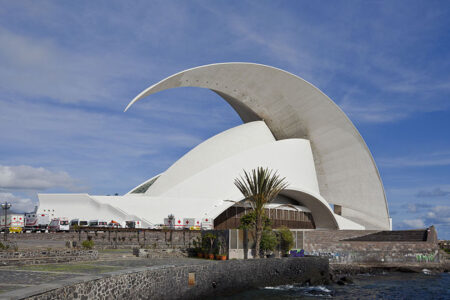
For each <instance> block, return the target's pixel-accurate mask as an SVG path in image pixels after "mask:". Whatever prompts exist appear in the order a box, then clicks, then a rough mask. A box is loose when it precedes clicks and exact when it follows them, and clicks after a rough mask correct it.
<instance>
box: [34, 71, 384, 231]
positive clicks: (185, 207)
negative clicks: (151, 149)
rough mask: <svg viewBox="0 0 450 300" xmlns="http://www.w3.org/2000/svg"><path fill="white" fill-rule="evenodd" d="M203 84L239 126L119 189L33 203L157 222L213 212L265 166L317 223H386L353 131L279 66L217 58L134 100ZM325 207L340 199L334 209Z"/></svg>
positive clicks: (369, 163) (378, 190) (63, 212)
mask: <svg viewBox="0 0 450 300" xmlns="http://www.w3.org/2000/svg"><path fill="white" fill-rule="evenodd" d="M183 86H195V87H202V88H209V89H211V90H213V91H215V92H216V93H217V94H218V95H220V96H221V97H222V98H224V99H225V100H226V101H227V102H228V103H229V104H230V105H231V106H232V107H233V108H234V109H235V110H236V112H237V113H238V114H239V115H240V116H241V118H242V120H243V121H244V124H243V125H240V126H237V127H235V128H231V129H229V130H226V131H224V132H222V133H219V134H218V135H216V136H214V137H212V138H210V139H208V140H206V141H204V142H203V143H201V144H200V145H198V146H197V147H195V148H194V149H192V150H191V151H189V152H188V153H187V154H185V155H184V156H183V157H182V158H180V159H179V160H178V161H176V162H175V163H174V164H173V165H172V166H171V167H170V168H169V169H167V170H166V171H165V172H163V173H162V174H159V175H157V176H154V177H153V178H150V179H149V180H147V181H146V182H144V183H142V184H140V185H139V186H137V187H136V188H134V189H132V190H131V191H130V192H129V193H127V194H126V195H123V196H89V195H86V194H84V195H54V194H39V200H40V207H39V210H44V209H45V210H48V209H52V210H54V211H55V214H56V215H57V216H59V217H69V218H72V217H73V218H81V217H83V214H84V213H85V212H86V211H89V215H90V214H91V213H92V214H97V215H96V216H95V217H89V218H88V217H86V218H88V219H99V218H101V219H107V220H108V219H111V220H116V221H121V222H122V221H125V220H141V221H142V222H143V223H144V225H147V226H149V225H151V224H160V223H162V222H163V219H164V218H165V217H167V215H168V214H174V215H175V216H176V217H180V218H198V219H201V218H204V217H208V218H215V217H217V216H218V215H219V214H221V213H222V212H223V211H225V210H226V209H227V208H228V207H230V206H232V205H234V204H235V203H237V202H239V201H241V200H242V195H241V194H240V193H239V191H238V190H237V188H236V187H235V186H234V183H233V181H234V179H235V178H236V177H237V176H239V175H240V174H242V170H250V169H253V168H256V167H258V166H263V167H269V168H271V169H274V170H276V171H277V172H278V173H279V174H280V175H281V176H283V177H286V181H287V182H288V183H289V186H288V188H287V189H286V190H285V191H283V193H282V194H283V195H284V196H286V197H288V198H290V199H293V201H296V202H297V203H298V205H299V206H301V207H305V208H306V209H308V210H310V211H311V214H312V215H313V218H314V221H315V224H316V227H317V228H333V229H385V230H389V228H390V226H389V224H390V222H389V213H388V210H387V203H386V199H385V195H384V189H383V185H382V182H381V179H380V176H379V174H378V170H377V168H376V165H375V163H374V160H373V158H372V156H371V154H370V152H369V150H368V148H367V146H366V144H365V143H364V141H363V139H362V137H361V136H360V135H359V133H358V131H357V130H356V128H355V127H354V126H353V124H352V123H351V122H350V120H349V119H348V118H347V117H346V116H345V114H344V113H343V112H342V111H341V110H340V109H339V108H338V107H337V106H336V105H335V104H334V103H333V102H332V101H331V100H330V99H329V98H328V97H327V96H326V95H324V94H323V93H322V92H320V91H319V90H318V89H317V88H315V87H314V86H312V85H311V84H309V83H307V82H305V81H304V80H303V79H301V78H299V77H297V76H295V75H292V74H290V73H287V72H285V71H282V70H279V69H276V68H273V67H269V66H263V65H257V64H249V63H226V64H214V65H208V66H202V67H198V68H194V69H190V70H186V71H183V72H180V73H178V74H175V75H173V76H170V77H168V78H167V79H164V80H163V81H161V82H159V83H157V84H155V85H153V86H151V87H150V88H148V89H147V90H145V91H144V92H142V93H141V94H140V95H139V96H138V97H136V98H135V99H134V100H133V101H132V102H131V103H130V104H129V105H128V107H127V109H128V108H129V107H130V106H131V105H132V104H133V103H135V102H136V101H138V100H140V99H141V98H143V97H145V96H148V95H151V94H153V93H156V92H158V91H162V90H165V89H169V88H175V87H183ZM330 204H335V205H340V206H341V207H342V214H341V215H340V216H338V215H335V214H334V213H333V211H332V210H331V208H330Z"/></svg>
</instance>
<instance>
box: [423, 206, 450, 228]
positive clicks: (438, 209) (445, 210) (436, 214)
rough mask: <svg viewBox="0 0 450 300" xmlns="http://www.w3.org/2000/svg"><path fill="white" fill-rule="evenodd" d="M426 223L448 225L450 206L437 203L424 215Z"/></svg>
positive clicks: (449, 223) (449, 221)
mask: <svg viewBox="0 0 450 300" xmlns="http://www.w3.org/2000/svg"><path fill="white" fill-rule="evenodd" d="M425 220H426V222H427V224H430V225H431V224H433V225H446V226H449V225H450V206H447V205H437V206H435V207H433V208H432V209H431V211H429V212H427V214H426V216H425Z"/></svg>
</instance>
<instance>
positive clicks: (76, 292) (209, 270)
mask: <svg viewBox="0 0 450 300" xmlns="http://www.w3.org/2000/svg"><path fill="white" fill-rule="evenodd" d="M328 279H329V266H328V260H326V259H323V258H315V257H304V258H282V259H276V258H272V259H259V260H229V261H220V262H209V263H200V262H199V264H196V265H185V266H173V267H167V266H166V267H164V268H157V269H155V268H153V269H152V268H147V269H144V270H140V271H134V272H123V273H121V274H116V275H112V276H107V277H103V278H100V279H96V280H92V281H88V282H82V283H78V284H74V285H70V286H65V287H62V288H58V289H54V290H51V291H46V292H43V293H41V294H39V295H36V294H35V295H34V296H31V297H30V298H29V299H198V298H200V297H205V296H219V295H227V294H230V293H234V292H239V291H242V290H245V289H250V288H256V287H261V286H274V285H280V284H289V283H304V284H306V283H309V284H322V283H325V282H327V281H328Z"/></svg>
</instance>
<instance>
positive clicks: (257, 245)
mask: <svg viewBox="0 0 450 300" xmlns="http://www.w3.org/2000/svg"><path fill="white" fill-rule="evenodd" d="M262 231H263V228H262V216H261V215H258V216H257V217H256V241H255V252H256V253H255V258H261V256H260V244H261V236H262Z"/></svg>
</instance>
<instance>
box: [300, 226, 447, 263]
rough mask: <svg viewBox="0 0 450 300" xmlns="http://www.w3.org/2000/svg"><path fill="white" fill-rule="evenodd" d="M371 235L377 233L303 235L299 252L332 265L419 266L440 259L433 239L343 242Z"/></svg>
mask: <svg viewBox="0 0 450 300" xmlns="http://www.w3.org/2000/svg"><path fill="white" fill-rule="evenodd" d="M375 232H378V231H358V230H336V231H334V230H316V231H304V232H303V235H304V237H303V249H305V250H306V251H307V252H308V253H309V254H311V255H319V256H325V257H328V258H329V259H330V262H336V263H355V262H356V263H421V262H439V261H440V259H441V256H440V254H439V251H438V245H437V243H435V242H434V240H433V238H431V240H430V241H423V242H361V241H344V240H345V239H350V238H355V237H359V236H363V235H367V234H370V233H375Z"/></svg>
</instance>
